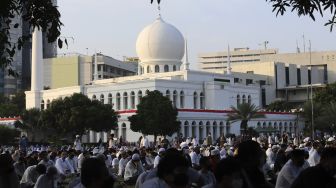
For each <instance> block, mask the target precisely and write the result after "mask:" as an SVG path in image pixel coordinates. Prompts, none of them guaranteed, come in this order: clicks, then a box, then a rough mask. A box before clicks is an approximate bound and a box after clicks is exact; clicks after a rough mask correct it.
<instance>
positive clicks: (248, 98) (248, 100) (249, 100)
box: [247, 95, 251, 104]
mask: <svg viewBox="0 0 336 188" xmlns="http://www.w3.org/2000/svg"><path fill="white" fill-rule="evenodd" d="M247 103H249V104H251V95H249V96H248V97H247Z"/></svg>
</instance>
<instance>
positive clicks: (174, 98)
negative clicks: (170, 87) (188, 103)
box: [173, 90, 178, 107]
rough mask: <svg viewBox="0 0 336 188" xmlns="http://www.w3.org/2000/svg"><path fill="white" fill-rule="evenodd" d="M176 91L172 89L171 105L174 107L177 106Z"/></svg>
mask: <svg viewBox="0 0 336 188" xmlns="http://www.w3.org/2000/svg"><path fill="white" fill-rule="evenodd" d="M177 97H178V96H177V91H176V90H174V91H173V106H174V107H177Z"/></svg>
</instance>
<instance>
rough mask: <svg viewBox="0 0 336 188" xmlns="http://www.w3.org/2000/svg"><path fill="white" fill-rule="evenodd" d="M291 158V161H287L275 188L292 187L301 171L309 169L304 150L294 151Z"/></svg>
mask: <svg viewBox="0 0 336 188" xmlns="http://www.w3.org/2000/svg"><path fill="white" fill-rule="evenodd" d="M290 156H291V157H290V160H288V161H287V163H286V164H285V165H284V166H283V167H282V169H281V170H280V172H279V174H278V178H277V181H276V184H275V188H288V187H291V185H292V183H293V182H294V180H295V178H297V177H298V176H299V174H300V173H301V171H303V170H304V169H306V168H307V167H308V165H305V160H304V157H305V154H304V151H303V150H299V149H294V150H293V151H292V152H291V154H290Z"/></svg>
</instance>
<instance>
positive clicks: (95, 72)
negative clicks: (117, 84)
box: [93, 52, 98, 81]
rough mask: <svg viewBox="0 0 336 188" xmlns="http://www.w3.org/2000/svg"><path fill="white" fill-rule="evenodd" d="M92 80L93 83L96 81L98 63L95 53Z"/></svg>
mask: <svg viewBox="0 0 336 188" xmlns="http://www.w3.org/2000/svg"><path fill="white" fill-rule="evenodd" d="M93 80H94V81H96V80H98V61H97V52H95V59H94V73H93Z"/></svg>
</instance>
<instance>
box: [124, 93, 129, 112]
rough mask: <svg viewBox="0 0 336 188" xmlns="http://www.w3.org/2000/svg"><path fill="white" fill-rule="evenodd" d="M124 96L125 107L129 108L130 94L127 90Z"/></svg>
mask: <svg viewBox="0 0 336 188" xmlns="http://www.w3.org/2000/svg"><path fill="white" fill-rule="evenodd" d="M123 98H124V109H125V110H126V109H128V94H127V92H124V94H123Z"/></svg>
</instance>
